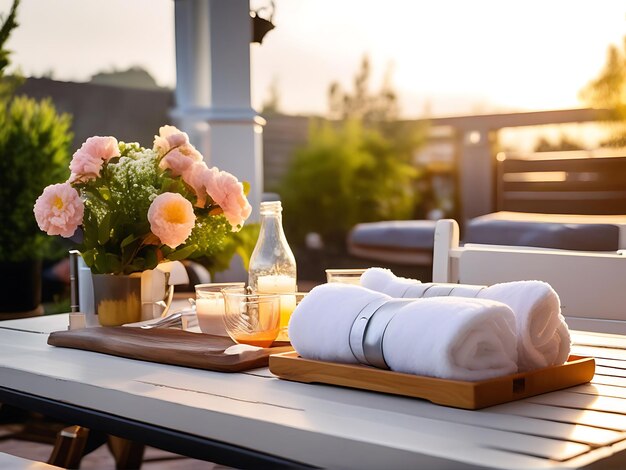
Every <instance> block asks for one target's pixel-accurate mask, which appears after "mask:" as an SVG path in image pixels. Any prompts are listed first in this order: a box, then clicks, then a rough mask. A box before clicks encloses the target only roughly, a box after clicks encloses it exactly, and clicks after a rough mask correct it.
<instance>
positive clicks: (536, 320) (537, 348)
mask: <svg viewBox="0 0 626 470" xmlns="http://www.w3.org/2000/svg"><path fill="white" fill-rule="evenodd" d="M478 297H479V298H483V299H492V300H497V301H499V302H503V303H505V304H507V305H508V306H509V307H511V309H512V310H513V312H514V313H515V319H516V323H517V332H518V333H517V343H518V344H517V350H518V364H519V368H520V370H531V369H537V368H540V367H547V366H551V365H556V364H563V363H564V362H565V361H567V358H568V357H569V354H570V349H571V339H570V334H569V329H568V327H567V323H566V322H565V318H563V315H562V314H561V302H560V300H559V296H558V295H557V293H556V292H555V291H554V289H552V287H551V286H550V284H548V283H546V282H543V281H515V282H503V283H500V284H494V285H493V286H490V287H488V288H486V289H484V290H482V291H481V292H480V293H479V294H478Z"/></svg>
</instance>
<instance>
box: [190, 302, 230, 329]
mask: <svg viewBox="0 0 626 470" xmlns="http://www.w3.org/2000/svg"><path fill="white" fill-rule="evenodd" d="M224 311H225V309H224V297H222V294H220V293H215V294H213V295H211V296H210V297H205V298H198V299H196V315H197V316H198V326H199V327H200V330H202V332H203V333H206V334H209V335H217V336H227V333H226V328H225V327H224Z"/></svg>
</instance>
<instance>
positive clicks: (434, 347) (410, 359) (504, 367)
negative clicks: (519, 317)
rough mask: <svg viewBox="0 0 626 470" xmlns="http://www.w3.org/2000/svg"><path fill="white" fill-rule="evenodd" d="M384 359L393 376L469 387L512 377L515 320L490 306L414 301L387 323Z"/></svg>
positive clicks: (506, 311)
mask: <svg viewBox="0 0 626 470" xmlns="http://www.w3.org/2000/svg"><path fill="white" fill-rule="evenodd" d="M442 317H445V321H442ZM383 353H384V357H385V361H386V362H387V364H388V365H389V368H390V369H391V370H394V371H396V372H405V373H409V374H417V375H428V376H432V377H441V378H444V379H454V380H472V381H475V380H486V379H490V378H493V377H499V376H502V375H507V374H512V373H514V372H517V349H516V347H515V317H514V315H513V312H512V311H511V309H510V308H509V307H508V306H506V305H505V304H503V303H501V302H495V301H491V300H482V299H466V298H459V297H438V298H431V299H417V300H415V301H414V302H411V303H408V304H405V305H404V306H401V307H400V308H399V310H398V313H396V315H395V316H394V317H393V318H392V319H391V321H390V322H389V325H388V326H387V329H386V331H385V337H384V340H383Z"/></svg>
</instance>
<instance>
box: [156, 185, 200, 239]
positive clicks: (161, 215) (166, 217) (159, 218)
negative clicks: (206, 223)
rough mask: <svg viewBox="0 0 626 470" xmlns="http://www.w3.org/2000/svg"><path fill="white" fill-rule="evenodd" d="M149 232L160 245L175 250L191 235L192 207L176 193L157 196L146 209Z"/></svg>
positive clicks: (193, 219)
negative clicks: (157, 238) (150, 231)
mask: <svg viewBox="0 0 626 470" xmlns="http://www.w3.org/2000/svg"><path fill="white" fill-rule="evenodd" d="M148 221H149V222H150V230H152V233H154V234H155V235H156V236H157V237H159V239H160V240H161V243H163V244H165V245H167V246H169V247H170V248H176V247H177V246H178V245H180V244H181V243H183V242H184V241H185V240H186V239H187V237H189V235H190V234H191V230H192V229H193V227H194V225H195V223H196V216H195V214H194V213H193V206H192V205H191V203H190V202H189V201H188V200H187V199H185V198H184V197H183V196H182V195H180V194H178V193H163V194H159V195H158V196H157V197H156V198H155V199H154V201H152V204H150V208H149V209H148Z"/></svg>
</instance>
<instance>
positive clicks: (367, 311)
mask: <svg viewBox="0 0 626 470" xmlns="http://www.w3.org/2000/svg"><path fill="white" fill-rule="evenodd" d="M388 301H389V299H386V298H383V299H376V300H373V301H372V302H370V303H368V304H367V305H365V307H363V308H362V309H361V311H360V312H359V314H358V315H357V316H356V318H355V319H354V323H352V328H350V338H349V341H350V343H349V344H350V350H351V351H352V354H353V355H354V358H355V359H356V360H357V361H359V362H360V363H361V364H367V363H368V362H367V359H366V357H365V352H364V351H363V338H364V337H365V330H366V328H367V323H368V322H369V320H370V318H371V317H372V315H374V313H376V311H377V310H378V309H379V308H380V307H381V305H383V304H385V302H388Z"/></svg>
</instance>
